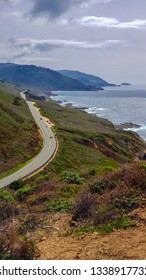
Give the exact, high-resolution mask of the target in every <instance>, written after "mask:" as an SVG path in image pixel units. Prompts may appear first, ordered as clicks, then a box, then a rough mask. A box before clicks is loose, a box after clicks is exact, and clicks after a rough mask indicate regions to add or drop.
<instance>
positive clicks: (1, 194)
mask: <svg viewBox="0 0 146 280" xmlns="http://www.w3.org/2000/svg"><path fill="white" fill-rule="evenodd" d="M0 200H3V201H5V202H14V198H13V196H12V195H11V193H10V192H8V191H5V190H0Z"/></svg>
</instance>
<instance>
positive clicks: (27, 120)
mask: <svg viewBox="0 0 146 280" xmlns="http://www.w3.org/2000/svg"><path fill="white" fill-rule="evenodd" d="M16 96H19V94H18V93H17V91H16V90H15V89H13V88H11V87H10V86H8V85H4V84H0V154H1V157H0V175H1V176H2V175H4V174H5V173H6V172H7V171H9V170H11V169H12V168H15V167H16V166H19V165H20V164H23V163H24V162H26V161H28V160H29V159H31V158H32V157H33V156H35V155H36V154H37V153H38V152H39V151H40V149H41V146H42V139H41V137H40V135H39V133H38V128H37V126H36V124H35V122H34V120H33V117H32V115H31V113H30V110H29V108H28V106H27V104H26V102H25V101H24V100H22V99H21V101H20V105H14V104H13V102H14V98H15V97H16Z"/></svg>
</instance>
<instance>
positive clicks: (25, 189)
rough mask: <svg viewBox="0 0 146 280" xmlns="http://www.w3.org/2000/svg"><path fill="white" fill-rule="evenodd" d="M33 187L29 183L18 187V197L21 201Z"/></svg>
mask: <svg viewBox="0 0 146 280" xmlns="http://www.w3.org/2000/svg"><path fill="white" fill-rule="evenodd" d="M31 191H32V188H31V187H30V186H29V185H26V186H24V187H23V188H21V189H18V190H17V192H16V197H17V198H18V199H19V200H20V201H21V200H23V199H24V198H25V197H26V196H27V195H28V194H29V193H30V192H31Z"/></svg>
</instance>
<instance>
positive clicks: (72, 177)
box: [61, 171, 83, 185]
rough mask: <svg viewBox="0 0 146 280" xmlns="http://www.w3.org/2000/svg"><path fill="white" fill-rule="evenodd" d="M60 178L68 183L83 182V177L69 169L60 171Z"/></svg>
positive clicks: (79, 183) (78, 183)
mask: <svg viewBox="0 0 146 280" xmlns="http://www.w3.org/2000/svg"><path fill="white" fill-rule="evenodd" d="M61 179H62V180H63V181H64V182H67V183H69V184H77V185H81V184H82V183H83V178H80V177H79V175H78V174H76V173H74V172H70V171H64V172H62V174H61Z"/></svg>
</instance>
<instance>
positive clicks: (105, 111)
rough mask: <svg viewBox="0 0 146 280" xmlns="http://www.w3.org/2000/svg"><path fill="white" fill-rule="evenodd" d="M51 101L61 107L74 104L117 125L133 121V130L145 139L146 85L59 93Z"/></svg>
mask: <svg viewBox="0 0 146 280" xmlns="http://www.w3.org/2000/svg"><path fill="white" fill-rule="evenodd" d="M54 93H55V94H57V95H55V96H51V98H52V99H54V100H56V101H59V102H60V104H61V105H62V106H65V105H66V104H68V103H71V104H72V105H73V106H74V107H78V108H81V109H82V110H85V111H86V112H88V113H89V114H94V115H97V116H99V117H102V118H106V119H108V120H110V121H112V122H113V123H114V124H122V123H125V122H132V123H134V124H138V125H140V128H133V129H131V130H134V131H135V132H137V133H138V134H139V135H140V136H141V137H142V138H143V139H144V140H146V86H127V87H126V86H123V87H110V88H108V87H106V88H105V89H104V90H102V91H97V92H95V91H89V92H88V91H58V92H54Z"/></svg>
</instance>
